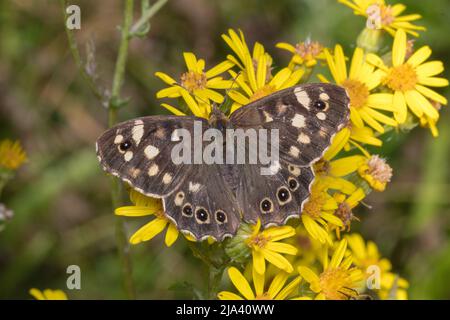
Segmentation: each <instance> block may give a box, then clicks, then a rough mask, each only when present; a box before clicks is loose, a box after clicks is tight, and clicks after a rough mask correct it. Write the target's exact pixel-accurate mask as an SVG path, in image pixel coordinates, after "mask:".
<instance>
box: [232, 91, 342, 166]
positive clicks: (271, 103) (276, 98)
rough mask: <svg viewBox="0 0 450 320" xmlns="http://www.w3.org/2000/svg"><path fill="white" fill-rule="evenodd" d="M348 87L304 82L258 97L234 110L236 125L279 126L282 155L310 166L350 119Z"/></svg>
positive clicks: (299, 163) (290, 160)
mask: <svg viewBox="0 0 450 320" xmlns="http://www.w3.org/2000/svg"><path fill="white" fill-rule="evenodd" d="M348 104H349V98H348V96H347V93H346V92H345V90H344V89H343V88H341V87H338V86H336V85H331V84H324V83H322V84H305V85H300V86H296V87H292V88H288V89H284V90H282V91H278V92H276V93H274V94H272V95H270V96H267V97H265V98H262V99H260V100H257V101H255V102H253V103H250V104H248V105H246V106H243V107H241V108H240V109H238V110H237V111H235V112H234V113H233V114H232V115H231V117H230V120H231V122H232V123H233V126H234V127H241V128H265V129H277V130H279V147H278V151H279V154H280V158H282V159H283V160H285V161H287V162H288V163H290V164H294V165H297V166H310V165H311V164H312V163H314V162H315V161H317V160H319V159H320V157H321V156H322V155H323V153H324V152H325V150H326V149H327V148H328V147H329V145H330V143H331V139H332V137H333V136H334V135H335V134H336V132H337V131H339V130H340V129H342V128H343V127H344V126H345V125H346V124H347V123H348V119H349V105H348Z"/></svg>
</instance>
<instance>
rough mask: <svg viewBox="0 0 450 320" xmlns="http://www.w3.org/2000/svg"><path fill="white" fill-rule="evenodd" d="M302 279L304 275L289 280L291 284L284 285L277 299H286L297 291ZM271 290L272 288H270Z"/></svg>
mask: <svg viewBox="0 0 450 320" xmlns="http://www.w3.org/2000/svg"><path fill="white" fill-rule="evenodd" d="M301 280H302V277H300V276H298V277H295V279H294V280H292V281H291V282H289V284H288V285H287V286H286V287H284V289H283V290H281V291H280V293H278V294H277V295H276V297H275V299H276V300H284V299H286V298H287V297H288V296H289V295H290V294H291V293H292V292H293V291H295V290H296V289H297V287H298V285H299V284H300V281H301ZM269 290H270V289H269Z"/></svg>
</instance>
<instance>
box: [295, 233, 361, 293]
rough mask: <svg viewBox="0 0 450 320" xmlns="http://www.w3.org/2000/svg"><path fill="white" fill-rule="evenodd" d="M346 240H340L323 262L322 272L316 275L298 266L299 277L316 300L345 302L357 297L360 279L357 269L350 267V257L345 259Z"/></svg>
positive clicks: (359, 272) (306, 268) (304, 267)
mask: <svg viewBox="0 0 450 320" xmlns="http://www.w3.org/2000/svg"><path fill="white" fill-rule="evenodd" d="M346 250H347V240H346V239H343V240H341V241H340V242H339V243H338V245H337V247H336V249H335V251H334V253H333V256H332V257H331V260H329V258H328V256H325V257H324V260H323V271H322V272H321V273H319V274H316V273H315V272H314V271H313V270H311V269H310V268H308V267H306V266H299V267H298V272H299V273H300V276H301V277H302V278H303V279H304V280H305V281H307V282H308V283H309V284H310V289H311V290H312V291H314V292H315V293H316V294H317V295H316V297H315V299H318V300H324V299H326V300H345V299H350V298H353V297H357V296H358V295H359V293H358V291H357V290H356V289H357V287H358V284H359V282H360V281H361V278H362V273H361V271H360V270H359V269H357V268H354V267H352V268H351V264H352V256H351V255H348V256H347V257H345V259H344V256H345V253H346Z"/></svg>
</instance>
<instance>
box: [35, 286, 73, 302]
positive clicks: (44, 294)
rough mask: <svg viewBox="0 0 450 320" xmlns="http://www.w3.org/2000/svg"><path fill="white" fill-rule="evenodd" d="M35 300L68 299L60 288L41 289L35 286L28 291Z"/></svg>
mask: <svg viewBox="0 0 450 320" xmlns="http://www.w3.org/2000/svg"><path fill="white" fill-rule="evenodd" d="M29 293H30V295H32V296H33V297H34V298H35V299H36V300H68V298H67V295H66V294H65V292H64V291H62V290H51V289H45V290H44V291H41V290H39V289H36V288H32V289H30V291H29Z"/></svg>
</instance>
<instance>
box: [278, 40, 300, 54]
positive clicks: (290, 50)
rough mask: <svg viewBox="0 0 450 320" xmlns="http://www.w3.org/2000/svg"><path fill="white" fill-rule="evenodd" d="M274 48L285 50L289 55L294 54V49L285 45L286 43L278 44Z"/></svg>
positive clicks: (287, 44)
mask: <svg viewBox="0 0 450 320" xmlns="http://www.w3.org/2000/svg"><path fill="white" fill-rule="evenodd" d="M275 47H277V48H279V49H284V50H287V51H289V52H291V53H295V47H294V46H293V45H292V44H289V43H286V42H279V43H277V44H276V45H275Z"/></svg>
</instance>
